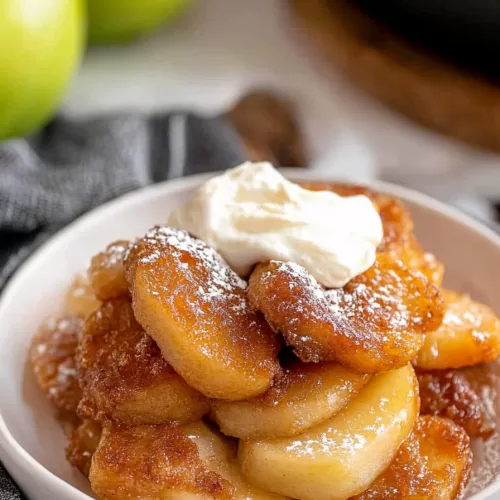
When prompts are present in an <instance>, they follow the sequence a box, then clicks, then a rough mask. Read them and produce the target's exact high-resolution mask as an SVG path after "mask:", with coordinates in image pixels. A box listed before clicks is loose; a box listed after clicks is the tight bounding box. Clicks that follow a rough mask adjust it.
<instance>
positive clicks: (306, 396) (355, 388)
mask: <svg viewBox="0 0 500 500" xmlns="http://www.w3.org/2000/svg"><path fill="white" fill-rule="evenodd" d="M369 378H370V377H369V375H363V374H361V373H359V372H354V371H352V370H349V369H347V368H344V367H342V366H341V365H338V364H335V363H317V364H316V363H300V362H296V363H293V364H291V366H289V367H287V368H286V369H285V370H284V371H283V374H282V376H281V377H279V379H278V380H277V381H276V383H275V384H274V385H273V386H272V387H271V388H270V389H269V390H268V391H267V392H265V393H264V394H262V395H260V396H256V397H254V398H252V399H248V400H246V401H215V402H214V403H213V405H212V411H213V414H214V418H215V420H216V422H217V423H218V424H219V426H220V428H221V431H222V432H224V434H227V435H229V436H235V437H238V438H241V439H258V438H263V439H272V438H276V437H283V436H293V435H294V434H300V433H301V432H304V431H305V430H307V429H308V428H309V427H312V426H313V425H315V424H318V423H320V422H323V421H325V420H328V419H329V418H331V417H332V416H333V415H335V414H336V413H338V412H339V411H340V410H341V409H342V408H344V406H346V405H347V404H349V402H350V401H351V400H352V399H353V398H354V397H355V396H356V395H357V394H358V393H359V391H360V390H361V388H362V387H363V386H364V385H365V384H366V383H367V382H368V380H369Z"/></svg>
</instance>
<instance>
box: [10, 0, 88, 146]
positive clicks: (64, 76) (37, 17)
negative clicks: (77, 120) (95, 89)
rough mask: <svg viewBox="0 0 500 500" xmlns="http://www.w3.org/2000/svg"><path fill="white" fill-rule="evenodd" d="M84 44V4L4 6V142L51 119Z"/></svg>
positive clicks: (36, 0)
mask: <svg viewBox="0 0 500 500" xmlns="http://www.w3.org/2000/svg"><path fill="white" fill-rule="evenodd" d="M84 41H85V16H84V5H83V2H82V0H0V139H7V138H10V137H16V136H21V135H25V134H27V133H29V132H31V131H32V130H34V129H36V128H38V127H40V126H41V125H43V124H44V122H45V121H47V120H48V119H49V118H50V117H51V115H52V113H53V112H54V110H55V108H56V107H57V105H58V103H59V100H60V99H61V95H62V93H63V92H64V89H65V87H66V85H67V83H68V81H69V79H70V78H71V76H72V74H73V72H74V70H75V69H76V67H77V65H78V62H79V60H80V56H81V54H82V50H83V47H84Z"/></svg>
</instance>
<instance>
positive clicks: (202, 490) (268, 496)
mask: <svg viewBox="0 0 500 500" xmlns="http://www.w3.org/2000/svg"><path fill="white" fill-rule="evenodd" d="M235 453H236V446H235V444H234V443H232V442H231V441H228V438H223V437H222V436H221V435H220V434H219V433H217V432H216V431H214V430H213V429H211V428H209V427H208V426H207V425H206V424H204V423H203V422H198V423H194V424H189V425H187V426H184V427H169V426H167V425H158V426H141V427H134V428H117V427H108V428H105V429H104V433H103V439H102V441H101V444H100V445H99V448H98V450H97V452H96V453H95V455H94V459H93V461H92V467H91V471H90V482H91V486H92V489H93V490H94V492H95V493H96V494H97V495H98V496H99V498H100V499H101V500H108V499H115V498H140V499H143V500H171V499H172V500H173V499H175V500H188V499H189V500H190V499H193V500H194V499H199V500H213V499H227V500H280V499H283V497H282V496H279V495H274V494H272V493H267V492H265V491H262V490H260V489H259V488H257V487H255V486H253V485H250V484H248V483H247V482H246V481H245V480H244V479H243V477H242V475H241V473H240V472H239V470H238V467H237V465H236V463H235Z"/></svg>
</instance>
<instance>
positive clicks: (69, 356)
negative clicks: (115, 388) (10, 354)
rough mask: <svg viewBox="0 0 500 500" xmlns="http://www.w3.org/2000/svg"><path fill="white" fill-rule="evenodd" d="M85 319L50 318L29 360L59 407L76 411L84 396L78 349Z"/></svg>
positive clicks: (36, 337)
mask: <svg viewBox="0 0 500 500" xmlns="http://www.w3.org/2000/svg"><path fill="white" fill-rule="evenodd" d="M82 328H83V320H82V319H81V318H79V317H78V316H75V315H63V316H56V317H53V318H50V319H49V320H48V321H46V322H45V323H44V324H43V325H42V326H41V328H40V330H39V331H38V333H37V334H36V335H35V336H34V337H33V339H32V340H31V346H30V350H29V361H30V364H31V368H32V369H33V373H34V375H35V380H36V382H37V384H38V386H39V387H40V388H41V389H42V391H43V392H44V394H45V396H47V398H48V399H49V401H50V402H51V403H53V404H54V406H55V407H56V408H57V409H58V410H62V411H65V412H70V413H73V412H75V411H76V408H77V406H78V402H79V401H80V398H81V396H82V393H81V390H80V386H79V385H78V377H77V367H76V349H77V345H78V337H79V335H80V333H81V330H82Z"/></svg>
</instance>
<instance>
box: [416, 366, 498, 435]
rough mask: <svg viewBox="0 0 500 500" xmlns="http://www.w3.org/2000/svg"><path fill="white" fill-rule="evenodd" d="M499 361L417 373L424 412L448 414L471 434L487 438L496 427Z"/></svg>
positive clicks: (428, 413) (442, 415)
mask: <svg viewBox="0 0 500 500" xmlns="http://www.w3.org/2000/svg"><path fill="white" fill-rule="evenodd" d="M499 374H500V368H499V365H498V364H497V363H489V364H487V365H485V364H482V365H476V366H473V367H470V368H462V369H452V370H436V371H432V372H420V373H417V378H418V383H419V392H420V402H421V404H420V414H421V415H436V416H441V417H447V418H449V419H451V420H453V421H454V422H455V423H456V424H458V425H460V426H461V427H463V428H464V429H465V430H466V432H467V433H468V434H469V436H472V437H482V438H483V439H487V438H488V437H489V436H491V434H492V433H493V431H494V430H495V428H496V421H497V417H496V406H497V405H496V402H495V400H496V397H497V387H498V378H499V376H500V375H499Z"/></svg>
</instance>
